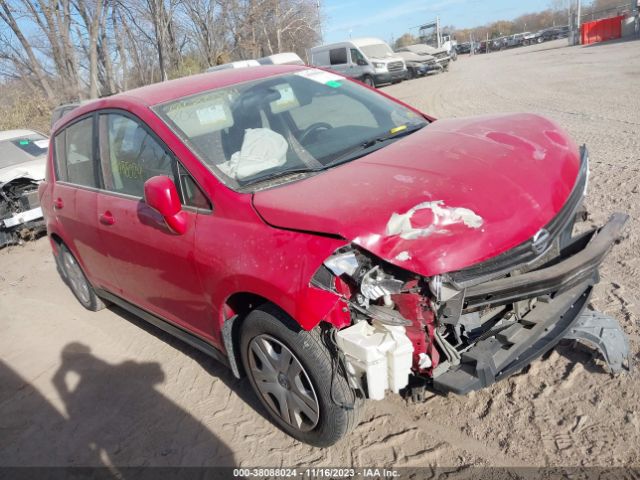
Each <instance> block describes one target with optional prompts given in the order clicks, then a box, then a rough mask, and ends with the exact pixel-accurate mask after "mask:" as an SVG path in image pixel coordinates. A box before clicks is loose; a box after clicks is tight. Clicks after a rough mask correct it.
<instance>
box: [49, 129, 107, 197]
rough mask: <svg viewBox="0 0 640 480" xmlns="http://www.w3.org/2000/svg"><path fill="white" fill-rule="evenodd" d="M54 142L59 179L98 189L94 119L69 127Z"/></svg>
mask: <svg viewBox="0 0 640 480" xmlns="http://www.w3.org/2000/svg"><path fill="white" fill-rule="evenodd" d="M54 142H55V163H56V173H57V176H58V179H59V180H62V181H65V182H69V183H73V184H75V185H81V186H84V187H92V188H97V187H98V179H97V171H96V162H95V158H94V154H93V117H88V118H84V119H82V120H80V121H78V122H75V123H73V124H71V125H69V126H68V127H66V128H65V129H64V130H63V131H62V132H60V133H58V134H57V135H56V137H55V140H54Z"/></svg>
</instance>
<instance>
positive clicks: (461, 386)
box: [433, 213, 628, 394]
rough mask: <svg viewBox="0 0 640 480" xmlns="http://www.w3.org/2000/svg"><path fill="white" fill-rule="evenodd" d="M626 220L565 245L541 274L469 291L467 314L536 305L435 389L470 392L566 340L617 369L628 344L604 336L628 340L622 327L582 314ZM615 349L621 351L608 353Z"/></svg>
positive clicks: (474, 349) (479, 345) (439, 377)
mask: <svg viewBox="0 0 640 480" xmlns="http://www.w3.org/2000/svg"><path fill="white" fill-rule="evenodd" d="M627 218H628V217H627V216H626V215H624V214H619V213H617V214H614V215H613V216H612V217H611V219H610V220H609V221H608V222H607V224H606V225H605V226H604V227H602V228H601V229H599V230H594V231H591V232H588V233H587V234H584V235H581V236H578V237H576V238H575V239H573V240H572V241H571V242H569V243H568V244H566V245H565V246H564V248H563V249H562V250H561V252H560V255H559V256H558V257H556V258H554V259H553V260H551V261H550V262H549V263H547V264H545V265H542V266H541V267H540V268H538V269H536V270H533V271H530V272H527V273H522V274H519V275H514V276H509V277H504V278H500V279H497V280H491V281H488V282H485V283H481V284H478V285H474V286H472V287H469V288H468V289H466V290H465V291H464V292H463V293H462V295H463V296H464V300H463V303H462V304H461V305H459V308H463V309H465V310H469V309H474V308H475V309H477V308H483V307H487V306H491V307H495V306H496V305H498V306H499V305H507V304H510V303H514V302H520V301H522V300H527V299H533V298H535V299H537V302H536V304H535V307H534V308H532V309H531V310H529V311H528V313H526V314H525V315H524V316H522V318H520V319H519V320H518V321H516V322H514V323H513V324H511V325H510V326H508V327H506V328H505V329H502V330H500V331H498V332H496V333H495V335H492V336H486V337H487V338H483V339H481V340H479V341H477V342H476V343H475V344H473V345H472V346H471V347H470V348H469V349H468V350H467V351H465V352H464V353H462V355H461V357H460V359H459V364H458V365H452V366H450V368H448V369H447V370H445V371H444V372H443V373H441V374H437V373H436V372H435V371H434V378H433V387H434V389H435V390H437V391H440V392H453V393H457V394H465V393H468V392H469V391H472V390H477V389H480V388H483V387H486V386H488V385H490V384H492V383H494V382H496V381H498V380H501V379H503V378H505V377H508V376H509V375H511V374H513V373H516V372H517V371H519V370H521V369H522V368H523V367H525V366H526V365H528V364H529V363H530V362H531V361H532V360H534V359H536V358H538V357H539V356H541V355H543V354H544V353H545V352H547V351H548V350H550V349H551V348H553V347H554V346H555V345H556V344H557V343H558V342H559V341H560V340H562V339H563V338H576V339H578V338H579V339H585V340H590V341H591V343H594V344H595V345H596V346H598V347H599V348H600V349H601V350H602V351H603V354H604V355H605V359H607V360H608V361H609V359H610V358H614V359H615V360H614V361H609V365H610V366H611V367H612V370H614V371H615V370H616V369H617V364H619V363H621V360H620V359H621V358H622V357H627V356H628V344H626V343H625V342H622V344H620V342H619V341H618V340H616V343H615V345H613V344H611V343H606V342H607V341H608V340H607V338H605V335H604V333H605V330H607V329H608V330H607V332H608V333H607V337H610V336H611V332H614V336H615V337H616V338H619V337H620V335H622V337H623V338H624V334H623V333H622V332H621V330H620V328H619V326H618V329H617V331H616V328H615V326H617V323H615V325H614V324H611V322H608V323H606V328H605V326H604V325H605V323H601V324H598V323H597V322H595V323H594V321H593V320H591V321H589V320H586V319H585V317H584V315H581V312H582V311H583V309H584V307H585V306H586V305H587V302H588V300H589V296H590V294H591V290H592V288H593V285H594V284H595V283H597V282H598V280H599V276H598V267H599V265H600V263H601V262H602V260H603V259H604V257H605V256H606V254H607V253H608V251H609V249H610V248H611V246H612V245H613V244H614V243H615V242H616V241H617V240H618V239H619V238H620V235H621V232H622V229H623V227H624V224H625V223H626V221H627ZM459 300H460V299H457V300H454V301H453V303H455V301H459ZM585 315H590V314H585ZM608 320H611V319H608ZM613 322H615V321H613ZM599 326H600V327H601V328H599ZM598 332H600V334H598ZM589 335H591V336H592V337H593V338H590V337H589ZM598 335H599V336H598ZM598 341H600V344H598ZM618 345H622V346H620V347H618ZM616 348H617V349H619V350H621V351H620V352H612V351H607V350H615V349H616ZM625 348H626V351H624V350H625ZM441 370H443V369H441Z"/></svg>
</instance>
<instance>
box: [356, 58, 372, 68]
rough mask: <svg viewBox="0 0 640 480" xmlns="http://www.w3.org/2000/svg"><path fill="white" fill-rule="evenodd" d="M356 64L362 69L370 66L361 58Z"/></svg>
mask: <svg viewBox="0 0 640 480" xmlns="http://www.w3.org/2000/svg"><path fill="white" fill-rule="evenodd" d="M356 63H357V64H358V65H360V66H361V67H366V66H367V65H369V64H368V63H367V61H366V60H362V59H361V58H359V59H358V61H357V62H356Z"/></svg>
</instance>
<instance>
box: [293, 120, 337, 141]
mask: <svg viewBox="0 0 640 480" xmlns="http://www.w3.org/2000/svg"><path fill="white" fill-rule="evenodd" d="M331 128H333V127H332V126H331V125H329V124H328V123H326V122H317V123H312V124H311V125H309V126H308V127H307V128H305V129H304V131H303V132H302V134H301V135H300V140H298V141H299V142H300V143H301V144H303V145H304V144H305V143H306V140H307V139H309V138H310V137H311V135H312V134H315V133H317V132H318V131H320V130H330V129H331Z"/></svg>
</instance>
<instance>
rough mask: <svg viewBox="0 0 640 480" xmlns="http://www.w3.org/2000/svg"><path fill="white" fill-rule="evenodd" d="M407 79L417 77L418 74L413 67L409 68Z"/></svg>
mask: <svg viewBox="0 0 640 480" xmlns="http://www.w3.org/2000/svg"><path fill="white" fill-rule="evenodd" d="M408 70H409V80H413V79H414V78H418V74H417V73H416V71H415V69H413V68H409V69H408Z"/></svg>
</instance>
